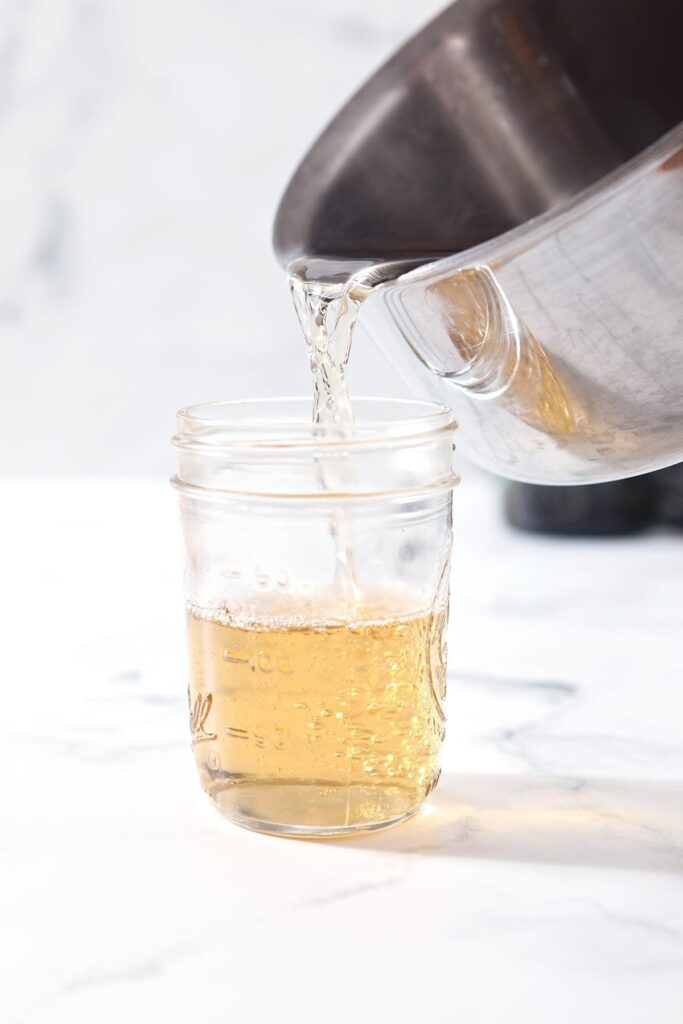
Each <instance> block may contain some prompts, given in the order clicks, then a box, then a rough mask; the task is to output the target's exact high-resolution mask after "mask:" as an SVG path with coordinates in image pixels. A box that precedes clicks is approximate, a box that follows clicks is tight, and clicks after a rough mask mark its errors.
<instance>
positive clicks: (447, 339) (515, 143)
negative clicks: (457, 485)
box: [274, 0, 683, 482]
mask: <svg viewBox="0 0 683 1024" xmlns="http://www.w3.org/2000/svg"><path fill="white" fill-rule="evenodd" d="M681 38H683V4H681V3H680V0H649V2H648V3H643V2H642V0H600V2H599V3H598V2H596V0H573V2H572V3H570V4H568V3H566V2H565V0H459V2H458V3H455V4H453V5H452V6H451V7H449V8H448V9H447V10H446V11H445V12H444V14H443V15H441V16H440V17H439V18H438V19H436V21H434V22H433V23H432V24H431V25H429V26H428V27H427V28H426V29H425V30H424V31H423V32H422V33H421V34H420V35H418V36H416V37H415V38H414V39H413V40H412V41H411V42H410V43H409V44H408V45H407V46H406V47H405V48H404V49H403V50H402V51H400V52H399V53H398V54H397V55H396V57H394V58H393V60H392V61H390V62H389V64H388V65H386V66H385V67H384V68H383V69H382V70H381V71H380V72H379V73H378V75H376V76H375V78H373V79H372V80H371V81H370V82H369V83H368V84H367V85H366V86H365V87H364V88H363V89H362V90H361V92H360V93H359V94H358V95H357V96H356V97H355V98H354V99H353V100H352V101H351V102H350V104H349V105H348V106H347V107H346V108H345V109H344V110H343V111H342V112H341V114H340V115H339V116H338V117H337V118H336V119H335V121H334V122H333V123H332V124H331V126H330V127H329V128H328V129H327V131H326V132H325V133H324V134H323V135H322V136H321V138H320V139H319V140H318V142H317V143H316V144H315V146H314V147H313V149H312V150H311V152H310V153H309V154H308V156H307V157H306V159H305V160H304V162H303V163H302V165H301V167H300V168H299V170H298V171H297V173H296V175H295V176H294V178H293V180H292V182H291V183H290V186H289V188H288V190H287V192H286V194H285V196H284V198H283V201H282V204H281V207H280V210H279V212H278V215H277V219H276V224H275V236H274V240H275V248H276V252H277V254H278V257H279V259H280V260H281V262H282V263H283V264H284V265H291V264H292V263H293V262H296V263H297V265H298V266H299V267H300V268H301V267H304V268H305V267H306V266H307V265H309V273H310V272H311V271H310V266H311V265H313V266H314V267H315V273H316V274H318V275H320V276H324V274H325V272H326V270H325V268H328V269H329V273H330V275H331V274H333V273H339V272H340V271H339V266H338V265H335V264H338V263H339V261H340V260H348V261H349V264H348V265H349V266H354V267H355V266H357V265H361V264H368V263H370V264H372V263H375V264H384V265H385V266H384V267H383V268H379V267H376V268H375V275H376V277H380V278H384V279H385V280H386V279H389V282H388V283H386V284H383V285H381V286H379V287H377V288H375V289H374V291H373V293H372V295H371V297H370V298H369V299H368V300H367V301H366V302H365V303H364V305H363V306H362V307H361V315H360V321H361V323H363V322H364V323H365V325H366V327H368V329H369V330H370V332H371V333H372V335H373V336H374V337H375V338H376V340H377V342H378V343H379V344H380V345H381V346H382V347H383V348H384V350H385V351H386V352H387V355H388V356H389V358H391V359H392V360H393V361H395V362H400V363H402V364H403V365H404V366H405V370H406V373H407V374H408V375H409V376H410V378H411V379H412V380H414V381H415V386H416V389H417V390H419V391H420V392H429V393H431V394H433V395H435V396H437V397H438V398H440V399H441V400H443V399H446V400H448V401H449V402H450V404H451V405H452V407H453V409H454V410H455V413H456V416H457V417H458V419H459V421H460V424H461V427H462V430H461V432H460V441H459V447H460V448H461V449H463V450H464V451H465V452H466V453H467V454H469V455H470V456H471V457H472V458H474V459H475V460H476V461H478V462H480V463H482V464H484V465H486V466H488V467H489V468H491V469H493V470H494V471H496V472H499V473H502V474H504V475H507V476H511V477H515V478H517V479H521V480H530V481H537V482H579V481H586V480H596V481H597V480H607V479H612V478H617V477H620V476H628V475H632V474H634V473H638V472H644V471H646V470H648V469H653V468H656V467H658V466H662V465H666V464H670V463H672V462H676V461H680V460H683V283H682V282H683V152H679V150H680V149H681V147H683V132H681V130H679V129H677V128H676V126H677V125H678V124H679V122H680V121H681V119H683V61H681V60H680V58H679V54H678V49H677V48H678V41H679V40H680V39H681ZM667 132H668V133H669V135H668V136H666V133H667ZM665 136H666V137H665ZM648 147H650V149H649V151H648ZM638 154H640V155H638ZM634 158H635V159H634ZM628 161H630V162H628ZM437 259H438V260H439V261H438V262H435V260H437ZM401 260H408V261H411V262H412V263H416V262H420V261H422V262H423V263H424V264H425V265H424V266H423V267H421V268H420V269H418V270H416V271H413V272H412V273H409V274H407V275H404V274H400V270H401V268H400V266H398V265H397V266H396V267H392V266H391V264H393V263H394V262H395V261H401ZM311 261H314V263H313V264H311ZM387 264H389V266H386V265H387ZM342 269H343V265H342ZM399 274H400V276H399ZM392 277H395V278H396V280H394V281H392V280H390V279H391V278H392Z"/></svg>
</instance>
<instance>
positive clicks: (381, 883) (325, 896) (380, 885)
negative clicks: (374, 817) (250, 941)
mask: <svg viewBox="0 0 683 1024" xmlns="http://www.w3.org/2000/svg"><path fill="white" fill-rule="evenodd" d="M346 841H348V840H346ZM403 881H404V877H403V875H396V876H395V877H392V878H381V879H377V881H374V882H360V883H359V884H358V885H351V886H347V887H346V888H344V889H334V890H332V891H331V892H325V893H322V894H321V895H320V896H309V897H308V898H306V899H304V900H301V901H300V902H298V903H296V904H294V905H293V908H292V909H299V910H305V909H308V908H309V907H325V906H329V905H330V904H331V903H342V902H344V901H345V900H349V899H353V897H355V896H363V895H365V894H366V893H369V892H377V891H378V890H379V889H386V888H388V887H390V886H394V885H400V884H401V882H403Z"/></svg>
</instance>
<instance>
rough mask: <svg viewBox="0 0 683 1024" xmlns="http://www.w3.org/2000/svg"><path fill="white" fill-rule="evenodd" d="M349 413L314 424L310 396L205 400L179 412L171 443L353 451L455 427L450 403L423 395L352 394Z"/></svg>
mask: <svg viewBox="0 0 683 1024" xmlns="http://www.w3.org/2000/svg"><path fill="white" fill-rule="evenodd" d="M353 412H354V420H353V422H352V423H348V424H347V423H314V422H313V421H312V402H311V399H310V397H308V398H302V397H291V398H272V399H271V398H252V399H237V400H234V401H223V402H206V403H201V404H198V405H191V406H187V407H185V408H183V409H180V410H179V411H178V413H177V428H178V429H177V432H176V433H175V434H174V435H173V437H172V439H171V443H172V444H173V446H174V447H175V448H179V449H181V450H185V451H194V452H196V453H199V452H200V451H201V453H202V454H205V455H210V454H212V453H215V454H217V455H225V454H227V453H230V452H232V451H235V452H239V453H241V454H247V453H249V452H254V453H261V454H264V453H266V452H273V453H275V452H276V451H278V450H282V449H285V450H298V451H306V450H321V451H329V450H334V449H336V448H339V447H343V448H344V449H345V450H351V451H353V450H356V449H359V448H363V449H367V448H369V447H372V448H373V449H375V448H378V447H379V448H385V447H387V448H393V447H410V446H412V445H413V444H422V443H426V442H427V441H431V440H433V439H434V437H435V435H438V434H443V433H447V432H452V431H454V430H455V429H456V428H457V423H456V421H455V419H454V417H453V413H452V411H451V409H450V408H448V407H447V406H445V405H442V404H440V403H438V402H431V401H426V400H421V399H410V398H372V397H360V398H354V400H353Z"/></svg>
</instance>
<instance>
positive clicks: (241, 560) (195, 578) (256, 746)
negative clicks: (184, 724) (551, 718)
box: [173, 398, 458, 836]
mask: <svg viewBox="0 0 683 1024" xmlns="http://www.w3.org/2000/svg"><path fill="white" fill-rule="evenodd" d="M310 408H311V403H310V399H275V400H271V399H269V400H264V401H240V402H220V403H214V404H210V405H199V406H193V407H191V408H188V409H183V410H181V411H180V412H179V413H178V421H177V422H178V431H177V433H176V435H175V437H174V439H173V443H174V445H175V447H176V449H177V453H178V472H177V475H176V476H175V477H174V478H173V484H174V486H175V487H176V489H177V491H178V493H179V498H180V510H181V517H182V523H183V529H184V534H185V543H186V549H187V569H186V575H185V591H186V602H187V622H188V636H189V653H190V685H189V705H190V723H191V730H192V744H193V748H194V753H195V757H196V762H197V769H198V772H199V777H200V780H201V783H202V786H203V787H204V789H205V790H206V792H207V793H208V795H209V797H210V798H211V800H212V801H213V802H214V804H215V805H216V806H217V807H218V808H219V810H220V811H221V812H222V813H223V814H224V815H225V816H226V817H228V818H230V819H231V820H232V821H235V822H237V823H238V824H240V825H244V826H246V827H248V828H252V829H257V830H260V831H263V832H271V833H278V834H286V835H297V836H329V835H340V834H346V833H354V832H359V831H365V830H368V829H377V828H382V827H384V826H387V825H392V824H395V823H396V822H399V821H402V820H403V819H404V818H407V817H408V816H409V815H411V814H413V813H414V812H415V811H416V810H417V808H418V807H419V806H420V804H421V803H422V801H423V800H424V799H425V797H426V796H427V794H428V793H429V792H430V790H431V789H433V787H434V785H435V784H436V781H437V779H438V776H439V751H440V746H441V741H442V739H443V735H444V709H443V701H444V695H445V679H446V639H445V630H446V622H447V614H448V584H449V562H450V550H451V505H452V489H453V486H454V485H455V483H457V480H458V478H457V477H456V476H455V475H454V474H453V470H452V464H451V463H452V449H453V443H452V435H453V430H454V428H455V426H456V424H455V423H454V421H453V418H452V413H451V411H450V409H447V408H445V407H444V406H440V405H436V404H434V403H432V402H421V401H403V400H383V399H362V398H361V399H356V400H355V401H354V413H355V421H354V423H353V424H351V425H349V426H345V427H343V428H342V427H340V426H339V425H333V424H313V423H312V422H311V418H310V417H311V412H310Z"/></svg>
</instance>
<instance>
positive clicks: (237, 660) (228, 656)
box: [223, 651, 249, 665]
mask: <svg viewBox="0 0 683 1024" xmlns="http://www.w3.org/2000/svg"><path fill="white" fill-rule="evenodd" d="M223 661H229V662H231V664H233V665H247V664H248V663H249V658H244V657H242V655H241V654H236V653H235V652H234V651H223Z"/></svg>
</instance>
